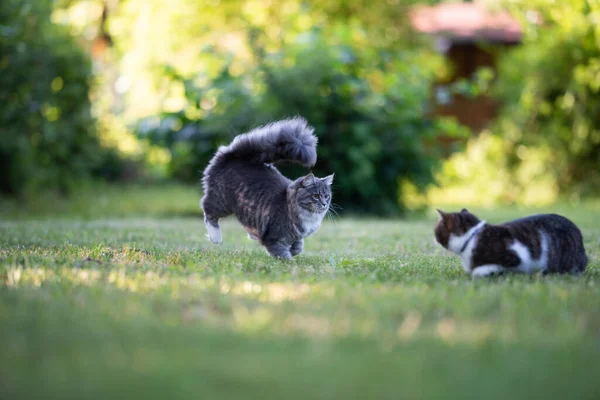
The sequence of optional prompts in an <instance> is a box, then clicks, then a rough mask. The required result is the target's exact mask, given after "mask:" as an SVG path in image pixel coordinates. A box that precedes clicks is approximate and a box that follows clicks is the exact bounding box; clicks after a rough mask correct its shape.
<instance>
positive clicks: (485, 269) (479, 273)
mask: <svg viewBox="0 0 600 400" xmlns="http://www.w3.org/2000/svg"><path fill="white" fill-rule="evenodd" d="M502 271H504V267H502V266H500V265H497V264H486V265H480V266H479V267H477V268H475V269H474V270H473V274H472V275H471V276H472V277H473V278H483V277H486V276H490V275H494V274H498V273H500V272H502Z"/></svg>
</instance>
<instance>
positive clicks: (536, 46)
mask: <svg viewBox="0 0 600 400" xmlns="http://www.w3.org/2000/svg"><path fill="white" fill-rule="evenodd" d="M512 6H513V8H514V10H515V12H516V14H517V15H519V16H520V17H521V20H522V21H523V24H524V26H525V27H526V32H525V33H526V42H525V44H524V46H522V47H521V48H520V49H518V50H515V51H514V52H513V53H511V54H510V55H508V56H507V57H506V58H505V59H504V61H503V63H502V64H501V68H500V73H499V81H498V84H497V85H496V88H497V89H498V94H499V95H500V96H501V98H502V99H503V101H504V103H505V104H506V107H505V108H504V111H503V114H502V115H501V117H500V119H499V121H498V124H497V126H496V128H495V129H494V130H495V131H496V132H498V133H499V134H501V135H503V136H504V138H505V139H506V141H507V143H508V147H510V149H509V154H510V155H511V156H510V159H509V161H508V163H509V166H518V165H519V164H520V163H522V162H523V161H525V160H526V159H527V158H528V157H529V156H530V155H532V154H534V153H533V152H532V151H529V150H532V149H536V148H543V149H547V150H548V151H547V152H548V153H549V154H550V155H551V157H550V158H549V159H548V160H547V163H546V165H545V171H546V172H550V173H551V174H552V175H553V176H554V177H555V179H556V182H557V183H558V186H559V188H560V189H561V190H562V191H571V190H575V191H576V192H579V191H583V192H586V191H588V192H590V191H591V192H596V193H597V191H598V190H599V189H600V112H598V110H600V28H599V25H598V21H599V20H600V2H599V1H594V0H576V1H570V2H558V3H557V2H553V1H551V0H535V1H531V2H527V3H525V2H522V3H513V4H512Z"/></svg>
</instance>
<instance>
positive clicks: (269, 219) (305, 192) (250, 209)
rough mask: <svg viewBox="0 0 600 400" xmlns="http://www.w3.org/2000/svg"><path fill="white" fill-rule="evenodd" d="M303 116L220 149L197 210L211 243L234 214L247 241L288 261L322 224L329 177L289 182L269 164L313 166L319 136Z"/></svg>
mask: <svg viewBox="0 0 600 400" xmlns="http://www.w3.org/2000/svg"><path fill="white" fill-rule="evenodd" d="M313 131H314V129H313V128H312V127H310V126H309V125H308V123H307V122H306V120H304V119H303V118H293V119H286V120H282V121H278V122H274V123H272V124H269V125H266V126H264V127H260V128H257V129H254V130H252V131H250V132H248V133H245V134H242V135H239V136H237V137H236V138H235V139H234V140H233V141H232V142H231V144H229V145H228V146H221V147H220V148H219V149H218V151H217V153H216V154H215V156H214V157H213V159H212V160H211V161H210V163H209V164H208V166H207V167H206V169H205V170H204V174H203V178H202V184H203V187H204V196H203V197H202V200H201V201H200V206H201V207H202V210H203V211H204V222H205V224H206V228H207V230H208V236H209V238H210V240H211V241H212V242H213V243H216V244H219V243H221V232H220V229H219V219H220V218H223V217H226V216H228V215H232V214H234V215H235V216H236V217H237V219H238V220H239V221H240V223H241V224H242V225H243V226H244V228H245V229H246V231H247V232H248V236H249V237H250V238H251V239H255V240H258V241H260V243H261V244H262V245H263V246H265V248H266V249H267V251H268V252H269V254H271V255H272V256H274V257H279V258H285V259H291V258H292V257H293V256H295V255H297V254H299V253H300V252H301V251H302V248H303V239H304V238H305V237H307V236H308V235H310V234H312V233H314V232H315V231H316V230H317V229H318V228H319V226H320V224H321V221H322V220H323V217H324V216H325V214H326V212H327V210H328V209H329V205H330V203H331V187H330V186H331V184H332V182H333V175H330V176H328V177H326V178H317V177H315V176H313V175H312V174H308V175H306V176H303V177H301V178H298V179H296V180H295V181H291V180H289V179H288V178H286V177H285V176H283V175H282V174H281V173H280V172H279V171H278V170H277V168H275V167H274V166H273V165H272V163H275V162H278V161H291V162H295V163H298V164H300V165H302V166H305V167H312V166H313V165H315V163H316V162H317V151H316V147H317V138H316V137H315V136H314V135H313Z"/></svg>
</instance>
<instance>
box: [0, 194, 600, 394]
mask: <svg viewBox="0 0 600 400" xmlns="http://www.w3.org/2000/svg"><path fill="white" fill-rule="evenodd" d="M86 193H87V194H85V195H84V194H81V195H78V196H76V197H75V199H72V200H65V199H60V198H54V197H42V198H39V199H37V200H35V201H34V202H33V203H24V204H19V203H17V202H14V201H12V202H10V201H1V202H0V208H1V210H0V215H1V217H0V218H1V219H2V221H0V398H1V399H11V400H12V399H35V398H45V399H48V398H51V399H67V398H73V399H92V398H93V399H109V398H141V399H151V398H156V399H183V398H190V399H211V400H212V399H230V398H257V399H326V398H327V399H331V398H336V399H382V398H394V399H428V398H453V399H466V398H473V399H475V398H485V399H503V400H504V399H514V398H522V399H534V398H543V399H548V398H557V399H598V398H600V259H599V258H600V206H599V205H598V203H589V204H587V203H586V204H582V205H579V206H577V207H571V206H563V207H557V208H556V209H557V210H559V211H560V212H561V213H563V214H564V215H566V216H567V217H569V218H571V219H572V220H574V221H575V222H576V223H578V224H579V225H580V226H581V228H582V230H583V233H584V238H585V245H586V249H587V251H588V255H589V257H590V265H589V267H588V271H587V272H586V274H585V275H583V276H580V277H568V276H564V277H563V276H549V277H542V276H533V277H527V276H507V277H501V278H497V279H490V280H480V281H473V280H471V279H470V278H469V277H467V276H466V275H464V273H463V272H462V268H461V266H460V261H459V259H458V258H456V257H453V256H451V255H450V254H449V253H447V252H446V251H444V250H443V249H442V248H441V247H439V246H438V245H436V244H435V243H434V240H433V235H432V230H433V226H434V223H435V219H434V216H433V213H431V214H428V216H425V217H423V218H422V219H414V218H413V219H410V220H375V219H356V218H348V219H341V220H338V221H327V222H326V223H325V224H324V226H323V227H322V228H321V230H320V231H319V232H317V233H316V234H315V235H313V236H312V237H310V238H308V239H307V240H306V242H305V252H304V253H302V254H301V255H300V256H299V257H297V258H296V259H295V260H294V261H292V262H283V261H277V260H274V259H271V258H269V257H268V256H267V255H266V254H265V252H264V251H263V250H262V249H261V248H260V247H259V246H258V245H257V244H256V242H253V241H250V240H248V239H247V238H246V235H245V232H244V230H243V229H242V228H241V227H240V226H239V225H238V224H237V223H236V222H235V221H234V220H227V221H225V222H224V223H223V237H224V243H223V245H221V246H215V245H212V244H211V243H210V242H208V240H207V239H206V238H205V237H204V234H205V229H204V225H203V223H202V220H201V216H200V214H199V213H198V209H197V207H198V206H197V202H198V199H199V195H198V193H197V192H196V190H195V189H185V188H178V187H167V188H151V189H145V188H141V187H131V188H127V189H126V188H115V187H108V188H107V187H102V188H99V189H97V190H96V191H92V192H86ZM528 212H530V210H518V209H506V208H503V209H501V210H495V211H491V210H485V211H480V212H479V214H480V217H482V218H484V219H487V220H488V221H489V222H501V221H502V220H505V219H507V218H513V217H517V216H523V215H525V214H526V213H528Z"/></svg>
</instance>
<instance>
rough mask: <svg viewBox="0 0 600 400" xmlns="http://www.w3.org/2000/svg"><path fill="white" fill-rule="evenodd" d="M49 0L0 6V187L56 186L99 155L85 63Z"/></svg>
mask: <svg viewBox="0 0 600 400" xmlns="http://www.w3.org/2000/svg"><path fill="white" fill-rule="evenodd" d="M52 6H53V2H52V0H38V1H25V2H23V1H20V0H4V1H3V2H2V6H1V8H0V10H1V13H0V103H1V104H2V107H1V109H0V126H1V127H2V128H1V129H2V134H1V135H0V169H1V170H2V171H3V172H2V174H1V175H0V191H2V192H8V193H20V192H23V191H27V190H34V189H38V188H42V187H54V188H59V189H61V190H63V191H66V190H68V189H69V187H70V186H71V185H72V184H73V183H74V182H76V181H77V180H78V179H80V178H82V177H85V176H88V174H89V173H90V171H91V170H92V168H93V167H94V166H95V165H96V163H97V161H98V160H99V157H100V154H101V150H100V146H99V144H98V141H97V139H96V133H95V122H94V119H93V117H92V115H91V111H90V108H91V105H90V100H89V89H90V76H91V65H90V62H89V59H88V57H87V56H86V54H85V53H84V52H83V51H82V50H81V49H80V48H79V47H78V45H77V43H76V41H75V40H74V38H73V37H72V36H71V35H70V34H69V32H68V31H67V29H65V28H63V27H60V26H57V25H54V24H52V23H51V21H50V17H51V14H52V10H53V8H52Z"/></svg>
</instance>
